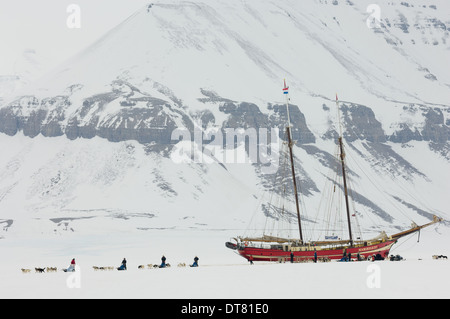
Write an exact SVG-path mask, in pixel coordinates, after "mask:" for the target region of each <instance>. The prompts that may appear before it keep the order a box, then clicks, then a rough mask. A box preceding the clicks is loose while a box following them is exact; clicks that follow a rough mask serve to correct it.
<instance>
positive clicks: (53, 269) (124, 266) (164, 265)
mask: <svg viewBox="0 0 450 319" xmlns="http://www.w3.org/2000/svg"><path fill="white" fill-rule="evenodd" d="M198 261H199V258H198V257H197V256H195V258H194V262H193V263H192V265H189V266H190V267H198ZM75 266H76V263H75V258H72V261H71V262H70V265H69V267H67V268H63V269H61V270H62V271H64V272H74V271H75ZM168 267H170V264H169V263H166V257H165V256H164V255H163V256H162V257H161V264H159V265H153V264H147V268H148V269H151V268H168ZM178 267H186V263H179V264H178ZM92 268H93V269H94V271H98V270H114V269H115V267H112V266H108V267H98V266H92ZM116 269H117V270H127V260H126V258H124V259H123V260H122V263H121V265H120V266H119V267H117V268H116ZM138 269H145V266H144V265H139V266H138ZM21 270H22V273H24V274H25V273H30V272H31V269H24V268H22V269H21ZM34 270H35V272H36V273H44V272H45V271H46V270H47V272H56V271H58V269H57V268H56V267H47V268H39V267H35V268H34Z"/></svg>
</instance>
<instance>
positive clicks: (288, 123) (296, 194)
mask: <svg viewBox="0 0 450 319" xmlns="http://www.w3.org/2000/svg"><path fill="white" fill-rule="evenodd" d="M288 89H289V87H288V86H286V80H284V88H283V94H285V95H286V113H287V127H286V131H287V136H288V146H289V155H290V159H291V171H292V180H293V182H294V194H295V205H296V208H297V220H298V230H299V232H300V240H301V242H302V243H303V234H302V222H301V218H300V208H299V203H298V193H297V181H296V178H295V169H294V155H293V152H292V145H293V142H292V136H291V119H290V117H289V97H288V94H289V92H288Z"/></svg>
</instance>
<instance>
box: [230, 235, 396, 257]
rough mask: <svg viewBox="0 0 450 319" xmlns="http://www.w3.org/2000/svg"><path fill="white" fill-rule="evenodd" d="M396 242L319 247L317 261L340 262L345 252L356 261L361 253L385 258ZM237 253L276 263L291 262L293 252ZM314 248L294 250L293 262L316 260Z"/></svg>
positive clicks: (262, 250) (243, 250)
mask: <svg viewBox="0 0 450 319" xmlns="http://www.w3.org/2000/svg"><path fill="white" fill-rule="evenodd" d="M395 242H396V240H388V241H384V242H380V243H377V244H371V245H365V246H355V247H335V248H323V247H317V248H316V252H317V259H318V260H319V261H320V260H340V259H342V258H343V256H344V252H345V253H346V255H347V256H348V255H349V254H350V256H351V259H353V260H356V257H357V255H358V253H359V255H360V257H362V258H364V259H367V258H369V257H371V256H373V255H377V254H379V255H381V257H383V258H387V257H388V256H389V251H390V249H391V247H392V245H394V244H395ZM236 250H237V252H238V253H239V254H240V255H241V256H242V257H244V258H246V259H249V260H253V261H275V262H288V261H291V251H286V250H283V249H276V248H275V249H274V248H259V247H250V246H248V247H247V246H245V245H244V246H241V245H240V246H239V247H238V248H237V249H236ZM314 252H315V251H314V247H312V248H308V249H307V250H299V251H296V250H295V248H294V249H293V250H292V253H293V261H294V262H303V261H312V260H313V259H314Z"/></svg>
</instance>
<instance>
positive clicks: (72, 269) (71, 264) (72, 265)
mask: <svg viewBox="0 0 450 319" xmlns="http://www.w3.org/2000/svg"><path fill="white" fill-rule="evenodd" d="M65 271H75V258H73V259H72V261H71V262H70V266H69V268H67V269H66V270H65Z"/></svg>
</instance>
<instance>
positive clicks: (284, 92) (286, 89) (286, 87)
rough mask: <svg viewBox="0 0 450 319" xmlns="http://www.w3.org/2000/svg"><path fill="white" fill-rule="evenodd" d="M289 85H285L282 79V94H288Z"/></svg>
mask: <svg viewBox="0 0 450 319" xmlns="http://www.w3.org/2000/svg"><path fill="white" fill-rule="evenodd" d="M288 90H289V87H288V86H286V79H285V80H284V88H283V94H288V93H289V92H288Z"/></svg>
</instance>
